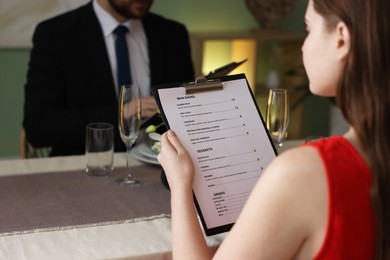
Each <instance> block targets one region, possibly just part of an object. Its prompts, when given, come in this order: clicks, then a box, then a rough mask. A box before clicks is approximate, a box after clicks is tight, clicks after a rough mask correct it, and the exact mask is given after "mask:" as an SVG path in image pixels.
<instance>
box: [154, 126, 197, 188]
mask: <svg viewBox="0 0 390 260" xmlns="http://www.w3.org/2000/svg"><path fill="white" fill-rule="evenodd" d="M157 159H158V161H159V162H160V164H161V165H162V167H163V168H164V171H165V174H166V176H167V179H168V182H169V187H170V189H171V191H175V190H177V189H180V188H184V189H187V190H190V191H192V183H193V180H194V164H193V162H192V160H191V157H190V155H189V154H188V152H187V150H186V149H185V148H184V147H183V146H182V144H181V143H180V141H179V139H178V138H177V136H176V134H175V132H173V131H172V130H168V131H167V132H165V133H164V134H163V135H162V137H161V151H160V153H159V154H158V156H157Z"/></svg>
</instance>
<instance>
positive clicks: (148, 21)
mask: <svg viewBox="0 0 390 260" xmlns="http://www.w3.org/2000/svg"><path fill="white" fill-rule="evenodd" d="M142 23H143V26H144V30H145V35H146V38H147V40H148V52H149V63H150V80H151V82H150V83H151V85H155V84H156V82H158V81H159V80H160V76H159V72H160V71H159V69H158V62H159V61H160V62H161V60H162V59H163V56H162V55H161V54H162V52H161V51H159V48H160V47H159V46H160V45H159V44H160V43H161V39H160V37H159V34H160V30H159V29H158V28H155V23H153V16H152V15H150V14H148V15H146V16H145V18H144V19H143V20H142Z"/></svg>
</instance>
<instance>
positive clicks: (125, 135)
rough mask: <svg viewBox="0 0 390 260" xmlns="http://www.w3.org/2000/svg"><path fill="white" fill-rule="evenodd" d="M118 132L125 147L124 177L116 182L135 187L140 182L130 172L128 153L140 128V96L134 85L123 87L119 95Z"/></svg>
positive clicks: (138, 89)
mask: <svg viewBox="0 0 390 260" xmlns="http://www.w3.org/2000/svg"><path fill="white" fill-rule="evenodd" d="M118 112H119V117H118V121H119V131H120V135H121V138H122V141H123V143H124V144H125V145H126V167H127V170H128V174H127V176H126V177H124V178H121V179H118V180H117V181H116V182H117V183H118V184H119V185H123V186H130V187H133V186H137V185H140V184H141V181H139V180H137V179H135V178H134V177H133V176H132V175H131V171H130V165H129V162H130V151H131V147H132V146H133V144H134V143H135V141H136V140H137V137H138V133H139V130H140V127H141V96H140V88H139V86H135V85H123V86H122V87H121V90H120V94H119V110H118Z"/></svg>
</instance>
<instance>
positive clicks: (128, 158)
mask: <svg viewBox="0 0 390 260" xmlns="http://www.w3.org/2000/svg"><path fill="white" fill-rule="evenodd" d="M130 150H131V145H126V168H127V171H128V174H127V176H128V178H131V177H132V176H131V173H130Z"/></svg>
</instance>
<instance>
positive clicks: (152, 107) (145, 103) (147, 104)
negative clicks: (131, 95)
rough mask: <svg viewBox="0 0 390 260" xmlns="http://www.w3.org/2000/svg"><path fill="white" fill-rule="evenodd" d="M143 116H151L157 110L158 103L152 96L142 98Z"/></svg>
mask: <svg viewBox="0 0 390 260" xmlns="http://www.w3.org/2000/svg"><path fill="white" fill-rule="evenodd" d="M141 108H142V111H141V116H142V118H146V117H151V116H153V115H154V114H156V112H157V109H158V107H157V104H156V101H155V100H154V98H153V97H152V96H149V97H143V98H141Z"/></svg>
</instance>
